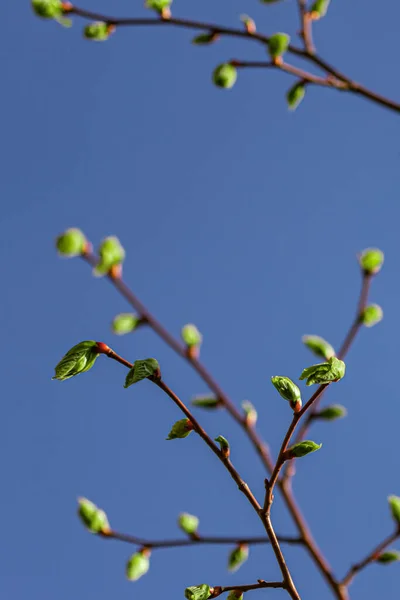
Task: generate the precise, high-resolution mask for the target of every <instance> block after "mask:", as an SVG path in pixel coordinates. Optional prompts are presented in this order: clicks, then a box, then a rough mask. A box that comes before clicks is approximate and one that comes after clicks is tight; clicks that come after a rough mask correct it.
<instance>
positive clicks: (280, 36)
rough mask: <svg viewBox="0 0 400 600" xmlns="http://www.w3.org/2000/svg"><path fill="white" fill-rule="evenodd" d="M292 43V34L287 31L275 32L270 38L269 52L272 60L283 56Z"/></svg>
mask: <svg viewBox="0 0 400 600" xmlns="http://www.w3.org/2000/svg"><path fill="white" fill-rule="evenodd" d="M289 44H290V35H288V34H287V33H274V35H272V36H271V37H270V38H269V42H268V52H269V55H270V57H271V58H272V60H276V59H279V58H281V56H282V55H283V54H284V53H285V52H286V50H287V49H288V47H289Z"/></svg>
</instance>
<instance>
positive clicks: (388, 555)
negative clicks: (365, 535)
mask: <svg viewBox="0 0 400 600" xmlns="http://www.w3.org/2000/svg"><path fill="white" fill-rule="evenodd" d="M399 560H400V552H398V551H397V550H386V552H382V554H380V555H379V556H378V558H377V559H376V562H378V563H381V564H382V565H389V564H390V563H393V562H398V561H399Z"/></svg>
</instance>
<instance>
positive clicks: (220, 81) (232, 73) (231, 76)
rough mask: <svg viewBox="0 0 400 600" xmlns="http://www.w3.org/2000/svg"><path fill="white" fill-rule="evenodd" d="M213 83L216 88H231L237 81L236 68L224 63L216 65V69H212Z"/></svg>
mask: <svg viewBox="0 0 400 600" xmlns="http://www.w3.org/2000/svg"><path fill="white" fill-rule="evenodd" d="M212 79H213V82H214V84H215V85H216V86H217V87H220V88H225V89H230V88H232V87H233V86H234V85H235V83H236V79H237V70H236V67H234V66H233V65H231V64H229V63H224V64H222V65H218V67H216V69H214V72H213V76H212Z"/></svg>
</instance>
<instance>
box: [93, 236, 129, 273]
mask: <svg viewBox="0 0 400 600" xmlns="http://www.w3.org/2000/svg"><path fill="white" fill-rule="evenodd" d="M124 259H125V250H124V248H123V247H122V246H121V243H120V241H119V239H118V238H117V237H115V236H114V235H110V236H109V237H106V238H104V240H103V241H102V242H101V244H100V247H99V262H98V264H97V265H96V267H95V268H94V270H93V274H94V275H96V277H102V276H103V275H107V274H108V273H110V272H111V270H112V269H114V268H115V267H120V266H121V265H122V263H123V261H124Z"/></svg>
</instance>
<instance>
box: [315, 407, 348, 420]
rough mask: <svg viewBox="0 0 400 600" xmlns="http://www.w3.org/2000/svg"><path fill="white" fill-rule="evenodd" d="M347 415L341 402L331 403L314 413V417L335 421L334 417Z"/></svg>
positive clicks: (338, 417)
mask: <svg viewBox="0 0 400 600" xmlns="http://www.w3.org/2000/svg"><path fill="white" fill-rule="evenodd" d="M346 415H347V410H346V409H345V407H344V406H342V405H341V404H332V405H331V406H327V407H326V408H323V409H322V410H320V411H319V412H317V413H316V414H315V418H316V419H323V420H324V421H335V420H336V419H342V418H343V417H345V416H346Z"/></svg>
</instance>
